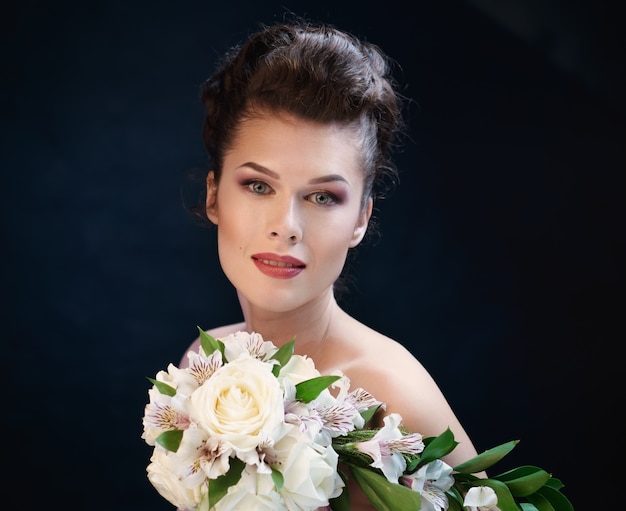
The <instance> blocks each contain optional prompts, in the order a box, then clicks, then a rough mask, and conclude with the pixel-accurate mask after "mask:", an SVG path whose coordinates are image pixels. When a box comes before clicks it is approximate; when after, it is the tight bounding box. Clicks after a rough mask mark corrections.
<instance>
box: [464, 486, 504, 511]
mask: <svg viewBox="0 0 626 511" xmlns="http://www.w3.org/2000/svg"><path fill="white" fill-rule="evenodd" d="M497 504H498V496H497V495H496V492H495V491H494V490H493V488H490V487H489V486H473V487H471V488H470V489H469V490H468V491H467V494H466V495H465V499H464V500H463V506H465V507H467V508H468V509H469V511H500V508H499V507H498V506H497Z"/></svg>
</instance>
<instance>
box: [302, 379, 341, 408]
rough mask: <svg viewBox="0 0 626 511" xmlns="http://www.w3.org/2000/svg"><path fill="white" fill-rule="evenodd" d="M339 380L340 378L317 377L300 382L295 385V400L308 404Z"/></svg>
mask: <svg viewBox="0 0 626 511" xmlns="http://www.w3.org/2000/svg"><path fill="white" fill-rule="evenodd" d="M339 379H341V377H340V376H317V377H316V378H311V379H309V380H305V381H301V382H300V383H298V384H297V385H296V399H297V400H298V401H302V402H303V403H310V402H311V401H313V400H314V399H315V398H316V397H317V396H319V395H320V393H321V392H322V391H323V390H324V389H326V388H328V386H329V385H332V384H333V383H335V382H336V381H337V380H339Z"/></svg>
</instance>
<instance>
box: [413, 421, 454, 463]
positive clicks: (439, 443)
mask: <svg viewBox="0 0 626 511" xmlns="http://www.w3.org/2000/svg"><path fill="white" fill-rule="evenodd" d="M424 445H425V446H426V447H424V450H423V451H422V454H421V456H420V465H425V464H426V463H429V462H431V461H434V460H436V459H439V458H443V457H444V456H445V455H446V454H450V453H451V452H452V451H453V450H454V448H455V447H456V446H457V445H459V443H458V442H457V441H456V440H455V439H454V434H453V433H452V431H451V430H450V428H448V429H446V430H445V431H444V432H443V433H441V435H439V436H437V437H429V438H427V439H425V440H424Z"/></svg>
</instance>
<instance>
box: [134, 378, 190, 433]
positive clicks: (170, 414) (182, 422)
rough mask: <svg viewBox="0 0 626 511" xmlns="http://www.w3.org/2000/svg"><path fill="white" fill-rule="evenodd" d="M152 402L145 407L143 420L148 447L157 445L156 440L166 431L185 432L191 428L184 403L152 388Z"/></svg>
mask: <svg viewBox="0 0 626 511" xmlns="http://www.w3.org/2000/svg"><path fill="white" fill-rule="evenodd" d="M148 395H149V396H150V402H149V403H148V404H147V405H146V407H145V413H144V416H143V419H142V422H143V432H142V434H141V438H143V439H144V440H145V441H146V443H147V444H148V445H155V443H156V439H157V437H158V436H159V435H161V433H164V432H165V431H172V430H176V429H180V430H184V429H187V428H188V427H189V424H190V420H189V415H188V413H187V410H186V409H185V407H184V403H183V402H181V400H179V399H177V398H176V396H174V397H171V396H167V395H165V394H161V393H160V392H159V391H158V390H157V389H156V388H154V387H152V388H151V389H150V390H149V391H148Z"/></svg>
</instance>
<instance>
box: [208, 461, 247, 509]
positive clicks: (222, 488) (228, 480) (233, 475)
mask: <svg viewBox="0 0 626 511" xmlns="http://www.w3.org/2000/svg"><path fill="white" fill-rule="evenodd" d="M245 466H246V464H245V463H244V462H243V461H241V460H240V459H239V458H231V459H230V468H229V469H228V472H226V473H225V474H224V475H221V476H219V477H218V478H216V479H209V480H208V481H209V509H210V508H212V507H213V506H214V505H215V504H217V503H218V502H219V501H220V500H221V499H222V497H224V495H226V492H228V488H230V487H231V486H232V485H233V484H237V482H238V481H239V479H240V478H241V473H242V472H243V469H244V467H245Z"/></svg>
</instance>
